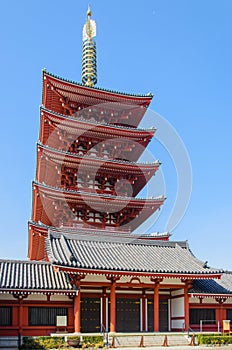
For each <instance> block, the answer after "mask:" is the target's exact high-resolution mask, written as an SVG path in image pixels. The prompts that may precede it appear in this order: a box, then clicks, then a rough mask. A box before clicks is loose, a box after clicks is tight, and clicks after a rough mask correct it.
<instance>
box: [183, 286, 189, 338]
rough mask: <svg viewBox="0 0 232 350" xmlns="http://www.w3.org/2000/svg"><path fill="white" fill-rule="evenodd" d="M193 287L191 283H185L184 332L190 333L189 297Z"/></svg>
mask: <svg viewBox="0 0 232 350" xmlns="http://www.w3.org/2000/svg"><path fill="white" fill-rule="evenodd" d="M190 287H191V281H185V286H184V330H185V331H188V329H189V295H188V291H189V288H190Z"/></svg>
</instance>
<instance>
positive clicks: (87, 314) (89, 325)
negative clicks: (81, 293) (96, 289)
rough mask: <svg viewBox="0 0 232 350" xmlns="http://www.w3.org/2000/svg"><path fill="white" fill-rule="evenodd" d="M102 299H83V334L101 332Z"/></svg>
mask: <svg viewBox="0 0 232 350" xmlns="http://www.w3.org/2000/svg"><path fill="white" fill-rule="evenodd" d="M100 312H101V303H100V298H82V299H81V332H82V333H88V332H89V333H90V332H100V323H101V321H100Z"/></svg>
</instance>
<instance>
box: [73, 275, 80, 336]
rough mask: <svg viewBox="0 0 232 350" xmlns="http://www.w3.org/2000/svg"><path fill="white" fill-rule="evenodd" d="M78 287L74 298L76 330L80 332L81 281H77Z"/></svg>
mask: <svg viewBox="0 0 232 350" xmlns="http://www.w3.org/2000/svg"><path fill="white" fill-rule="evenodd" d="M76 286H77V288H78V291H77V295H76V296H75V299H74V332H75V333H80V331H81V291H80V282H79V281H78V282H76Z"/></svg>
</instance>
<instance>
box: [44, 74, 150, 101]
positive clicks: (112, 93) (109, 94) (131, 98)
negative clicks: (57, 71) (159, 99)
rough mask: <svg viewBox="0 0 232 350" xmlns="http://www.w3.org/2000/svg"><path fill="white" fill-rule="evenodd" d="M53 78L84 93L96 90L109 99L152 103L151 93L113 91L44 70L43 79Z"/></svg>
mask: <svg viewBox="0 0 232 350" xmlns="http://www.w3.org/2000/svg"><path fill="white" fill-rule="evenodd" d="M45 77H46V78H48V79H51V80H54V81H56V82H57V83H59V84H61V85H64V86H66V87H67V89H68V88H70V87H72V88H78V89H80V90H81V91H82V93H83V94H86V95H88V94H89V93H93V92H95V93H96V94H98V95H100V96H102V98H104V99H105V98H106V96H107V97H108V99H109V101H110V99H111V98H112V97H117V98H118V99H119V101H120V100H121V99H123V100H125V99H127V100H129V101H136V102H137V103H138V101H140V100H141V101H144V102H146V103H147V105H149V104H150V102H151V100H152V98H153V95H152V94H149V95H140V94H136V95H135V94H128V93H123V92H118V91H112V90H107V89H102V88H98V87H87V86H85V85H82V84H80V83H77V82H75V81H71V80H68V79H63V78H61V77H59V76H57V75H54V74H52V73H49V72H47V70H43V80H46V79H45Z"/></svg>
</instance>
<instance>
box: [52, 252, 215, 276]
mask: <svg viewBox="0 0 232 350" xmlns="http://www.w3.org/2000/svg"><path fill="white" fill-rule="evenodd" d="M50 258H51V256H50ZM51 263H52V264H53V266H55V267H56V268H57V270H58V271H65V272H69V273H74V274H81V275H85V274H92V275H106V276H115V277H120V276H138V277H140V276H143V277H154V278H181V279H187V280H195V279H212V278H215V279H220V278H221V274H220V273H208V274H206V273H199V272H196V273H184V272H181V273H176V272H171V271H164V272H156V271H154V272H150V271H149V272H144V271H123V270H120V271H119V270H104V269H94V268H91V269H89V268H78V267H77V268H74V267H70V266H64V265H59V264H57V263H56V262H55V261H52V258H51Z"/></svg>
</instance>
